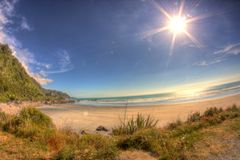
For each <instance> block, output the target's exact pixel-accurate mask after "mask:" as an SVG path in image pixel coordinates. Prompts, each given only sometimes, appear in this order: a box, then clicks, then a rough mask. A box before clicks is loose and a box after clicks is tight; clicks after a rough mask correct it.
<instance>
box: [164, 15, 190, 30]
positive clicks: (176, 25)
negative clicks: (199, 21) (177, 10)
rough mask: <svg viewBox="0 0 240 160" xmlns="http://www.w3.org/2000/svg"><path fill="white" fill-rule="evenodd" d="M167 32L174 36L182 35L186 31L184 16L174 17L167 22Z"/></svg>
mask: <svg viewBox="0 0 240 160" xmlns="http://www.w3.org/2000/svg"><path fill="white" fill-rule="evenodd" d="M168 29H169V31H171V32H173V33H174V34H179V33H183V32H185V31H186V30H187V21H186V18H185V17H184V16H174V17H171V19H170V20H169V22H168Z"/></svg>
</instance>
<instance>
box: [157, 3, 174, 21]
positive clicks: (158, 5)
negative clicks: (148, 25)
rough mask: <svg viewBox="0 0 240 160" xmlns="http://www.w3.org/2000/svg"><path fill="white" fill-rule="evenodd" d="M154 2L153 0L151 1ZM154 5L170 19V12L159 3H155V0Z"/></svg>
mask: <svg viewBox="0 0 240 160" xmlns="http://www.w3.org/2000/svg"><path fill="white" fill-rule="evenodd" d="M153 2H154V1H153ZM154 4H155V6H156V7H157V9H158V10H159V11H160V12H162V13H163V14H164V15H165V16H166V17H167V18H168V19H171V18H172V17H171V16H170V14H169V13H168V12H167V11H166V10H165V9H164V8H163V7H162V6H161V5H160V4H157V3H156V2H154Z"/></svg>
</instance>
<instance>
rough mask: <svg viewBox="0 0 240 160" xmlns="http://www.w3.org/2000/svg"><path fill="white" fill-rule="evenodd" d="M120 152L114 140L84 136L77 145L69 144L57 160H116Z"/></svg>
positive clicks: (61, 151) (59, 153)
mask: <svg viewBox="0 0 240 160" xmlns="http://www.w3.org/2000/svg"><path fill="white" fill-rule="evenodd" d="M117 155H118V150H117V148H116V145H115V143H114V141H113V139H112V138H110V137H104V136H101V135H83V136H82V137H80V138H78V139H75V143H71V144H67V145H66V146H64V147H63V148H62V149H61V150H60V151H59V152H58V153H57V155H56V156H55V159H61V160H62V159H66V160H68V159H81V160H90V159H92V160H95V159H98V160H114V159H116V157H117Z"/></svg>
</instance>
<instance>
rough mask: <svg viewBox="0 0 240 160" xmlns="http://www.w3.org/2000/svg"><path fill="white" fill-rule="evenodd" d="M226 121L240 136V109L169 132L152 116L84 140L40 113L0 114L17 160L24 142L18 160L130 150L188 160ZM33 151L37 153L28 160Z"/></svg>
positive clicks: (193, 119) (108, 155)
mask: <svg viewBox="0 0 240 160" xmlns="http://www.w3.org/2000/svg"><path fill="white" fill-rule="evenodd" d="M233 120H234V121H233ZM225 121H227V122H229V124H230V125H228V126H230V127H229V128H230V130H229V132H232V133H234V134H233V135H235V134H236V135H238V136H239V137H240V130H239V124H240V123H239V122H240V108H239V107H237V106H236V105H233V106H232V107H229V108H227V109H226V110H223V109H218V108H209V109H207V110H206V111H205V112H204V113H203V114H200V113H199V112H195V113H193V114H191V115H189V117H188V119H187V121H186V122H182V121H180V120H177V121H175V122H173V123H170V124H169V125H168V126H166V127H164V128H156V125H157V122H158V121H157V120H155V119H154V118H152V117H151V116H143V115H141V114H138V116H137V117H136V118H131V119H130V120H129V121H127V122H126V123H122V124H121V125H119V126H117V127H115V128H113V135H112V136H103V135H99V134H86V135H80V134H77V133H75V132H73V131H71V130H70V129H63V130H58V129H56V127H55V126H54V125H53V123H52V121H51V119H50V118H49V117H48V116H46V115H45V114H43V113H41V112H40V111H38V110H37V109H35V108H25V109H23V110H22V111H21V112H20V113H19V114H18V115H15V116H10V115H6V114H5V113H2V112H0V129H1V132H0V133H3V135H5V134H6V135H8V136H9V137H11V138H10V139H11V141H9V142H6V143H3V144H4V145H3V144H0V155H1V153H5V154H6V155H7V154H9V157H11V155H10V152H9V150H11V148H12V145H13V144H14V142H16V144H18V143H19V142H18V141H21V143H22V144H24V145H26V148H21V149H18V150H17V151H15V154H17V153H19V155H15V158H16V157H22V156H21V155H23V154H24V156H25V158H24V159H29V158H31V157H36V155H37V157H38V158H39V159H56V160H68V159H80V160H95V159H97V160H115V159H118V158H119V156H118V155H119V153H121V152H122V151H124V150H130V151H131V150H141V151H146V152H148V153H150V154H151V155H152V156H153V157H155V158H157V159H159V160H175V159H182V160H184V159H189V156H191V155H193V153H195V152H197V151H196V150H193V148H194V146H195V145H196V144H199V143H200V144H201V141H202V140H204V139H206V138H208V137H209V135H208V132H209V131H208V132H207V131H205V130H206V128H207V129H209V130H214V128H216V127H217V126H220V125H221V124H222V123H223V122H225ZM224 131H225V129H224ZM11 135H12V136H11ZM13 137H15V138H13ZM0 139H1V134H0ZM239 140H240V138H239ZM219 143H221V142H220V141H219ZM10 144H11V145H10ZM33 146H34V147H33ZM8 147H9V148H8ZM10 147H11V148H10ZM203 148H204V147H203ZM201 149H202V148H201ZM29 150H31V152H32V153H31V152H30V153H29V157H27V156H28V154H26V153H27V152H28V151H29ZM33 153H34V155H32V154H33ZM37 153H39V154H37ZM195 156H196V155H195ZM8 159H9V158H8ZM19 159H21V158H19Z"/></svg>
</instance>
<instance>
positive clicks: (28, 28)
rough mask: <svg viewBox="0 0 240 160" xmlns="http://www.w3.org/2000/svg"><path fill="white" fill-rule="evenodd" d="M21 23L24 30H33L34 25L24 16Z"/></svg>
mask: <svg viewBox="0 0 240 160" xmlns="http://www.w3.org/2000/svg"><path fill="white" fill-rule="evenodd" d="M21 19H22V20H21V24H20V27H21V29H22V30H27V31H31V30H32V27H31V26H30V25H29V24H28V22H27V20H26V18H25V17H22V18H21Z"/></svg>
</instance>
